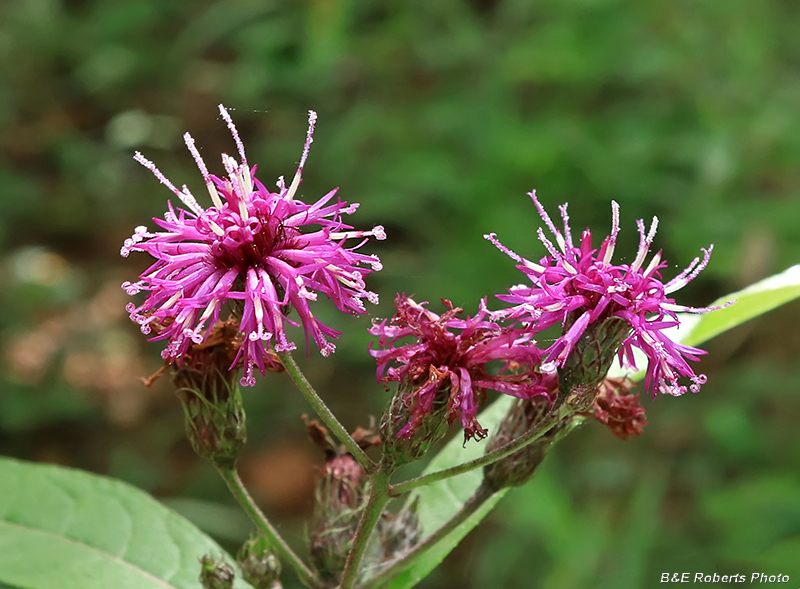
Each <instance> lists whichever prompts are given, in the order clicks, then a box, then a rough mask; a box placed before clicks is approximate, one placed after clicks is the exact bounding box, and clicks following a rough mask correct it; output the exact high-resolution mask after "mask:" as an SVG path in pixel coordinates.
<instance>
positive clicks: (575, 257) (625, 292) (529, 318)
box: [485, 192, 719, 396]
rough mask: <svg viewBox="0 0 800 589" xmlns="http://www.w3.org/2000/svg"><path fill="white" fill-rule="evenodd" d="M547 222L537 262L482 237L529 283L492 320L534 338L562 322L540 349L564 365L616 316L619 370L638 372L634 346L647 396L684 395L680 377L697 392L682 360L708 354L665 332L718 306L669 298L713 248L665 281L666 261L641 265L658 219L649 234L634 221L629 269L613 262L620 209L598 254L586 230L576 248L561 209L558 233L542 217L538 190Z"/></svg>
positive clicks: (697, 380)
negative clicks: (685, 316) (642, 360)
mask: <svg viewBox="0 0 800 589" xmlns="http://www.w3.org/2000/svg"><path fill="white" fill-rule="evenodd" d="M529 196H530V197H531V199H532V200H533V203H534V204H535V205H536V208H537V209H538V211H539V215H540V216H541V217H542V220H543V221H544V223H545V225H546V226H547V228H548V230H549V231H550V233H551V234H552V235H553V237H554V238H555V244H554V243H553V242H552V241H551V240H550V239H548V238H547V236H546V235H545V233H544V230H543V229H542V228H541V227H540V228H539V230H538V235H539V240H540V241H541V242H542V243H543V244H544V247H545V248H546V249H547V252H548V255H547V256H545V257H543V258H542V259H541V260H539V262H538V263H536V262H532V261H530V260H527V259H525V258H523V257H521V256H519V255H517V254H515V253H514V252H512V251H510V250H509V249H508V248H506V247H504V246H503V245H502V244H500V242H499V241H498V240H497V237H496V235H495V234H494V233H492V234H489V235H486V236H485V237H486V239H488V240H489V241H491V242H492V243H494V244H495V245H496V246H497V247H498V248H499V249H500V250H501V251H503V252H505V253H506V254H508V255H509V256H510V257H511V258H512V259H514V260H515V261H516V262H517V263H518V265H517V268H518V269H519V270H521V271H522V272H523V273H524V274H525V275H526V276H527V277H528V279H529V280H530V285H521V286H515V287H512V288H510V289H509V291H508V292H509V294H506V295H498V297H497V298H499V299H500V300H502V301H504V302H507V303H510V304H511V305H512V306H511V307H510V308H507V309H503V310H500V311H497V312H495V313H493V318H494V319H497V320H512V321H519V322H521V323H522V324H523V325H525V326H526V328H527V329H528V330H529V331H531V332H532V333H539V332H541V331H542V330H544V329H546V328H548V327H550V326H551V325H555V324H560V325H561V326H562V327H563V328H565V329H566V331H565V332H564V333H563V335H562V336H561V337H559V338H558V339H557V340H556V341H555V342H554V343H553V344H552V345H550V347H548V348H547V349H546V350H545V352H544V353H545V361H547V362H554V363H555V364H556V366H559V367H561V366H563V365H564V363H565V362H566V360H567V358H568V357H569V355H570V353H571V352H572V351H573V349H574V347H575V344H576V343H577V342H578V341H579V340H580V338H581V337H583V335H584V334H585V333H586V331H587V329H588V328H589V327H590V326H591V325H592V324H598V323H602V322H603V321H606V320H608V319H610V318H619V319H622V320H623V321H624V322H625V323H626V324H627V326H628V327H629V331H628V334H627V336H626V337H624V339H623V340H622V342H621V345H620V348H619V359H620V361H621V363H622V365H623V366H627V367H631V368H633V369H635V370H637V369H638V367H637V364H636V359H635V357H634V352H633V350H634V348H638V349H639V350H641V351H642V352H643V353H644V356H645V357H646V358H647V374H646V378H645V389H646V390H648V391H651V392H652V394H653V396H655V395H656V394H657V393H658V392H661V393H667V394H671V395H681V394H683V393H685V392H686V391H687V387H686V386H685V385H682V384H680V382H679V378H681V377H686V378H687V379H689V381H690V383H691V384H690V385H689V387H688V390H691V391H692V392H698V391H699V390H700V386H701V385H702V384H703V383H704V382H705V381H706V377H705V375H703V374H699V375H697V374H695V372H694V371H693V370H692V368H691V366H690V365H689V364H688V362H687V360H693V361H696V360H698V357H699V356H700V355H702V354H705V353H706V352H705V351H704V350H700V349H698V348H693V347H690V346H684V345H681V344H678V343H676V342H674V341H673V340H672V339H670V337H669V336H668V335H667V334H665V333H664V330H665V329H668V328H672V327H677V326H678V325H679V320H678V316H677V313H678V312H686V313H705V312H707V311H712V310H714V309H716V308H719V307H708V308H694V307H687V306H684V305H678V304H676V303H675V300H674V299H673V298H671V297H670V296H669V295H670V294H671V293H673V292H675V291H676V290H678V289H680V288H682V287H683V286H685V285H686V284H687V283H689V282H690V281H691V280H692V279H693V278H695V277H696V276H697V275H698V274H699V273H700V272H701V271H702V270H703V268H705V267H706V265H707V264H708V260H709V258H710V256H711V250H712V249H713V246H710V247H709V248H708V249H703V250H702V251H703V259H702V260H700V258H699V257H698V258H695V259H694V260H693V261H692V263H691V264H690V265H689V267H688V268H686V269H685V270H684V271H683V272H681V273H680V274H679V275H678V276H676V277H675V278H673V279H672V280H670V281H669V282H666V283H664V282H663V281H662V279H661V272H660V271H661V269H663V268H666V267H667V264H666V262H664V261H663V260H662V259H661V252H658V253H656V254H655V255H654V256H653V257H652V258H651V259H650V261H649V263H648V264H647V265H646V266H645V261H646V259H647V255H648V253H649V251H650V247H651V246H652V243H653V238H654V237H655V233H656V227H657V226H658V219H657V218H656V217H653V222H652V224H651V225H650V228H649V230H647V231H646V230H645V224H644V221H642V220H641V219H640V220H638V221H637V226H638V228H639V249H638V251H637V252H636V257H635V258H634V260H633V262H631V263H630V264H613V263H612V261H611V259H612V257H613V255H614V246H615V245H616V241H617V235H618V233H619V205H618V204H617V203H616V202H612V203H611V205H612V225H611V233H610V234H609V235H608V236H607V237H606V238H605V239H604V240H603V242H602V244H601V245H600V248H599V249H594V248H593V246H592V233H591V231H590V230H589V229H586V230H585V231H584V232H583V235H582V236H581V240H580V243H579V245H575V243H574V242H573V239H572V232H571V230H570V227H569V217H568V215H567V205H566V204H565V205H562V206H561V207H559V210H560V211H561V217H562V220H563V226H564V231H563V233H562V232H561V231H559V230H558V229H557V228H556V227H555V225H554V224H553V221H552V220H551V219H550V216H549V215H548V214H547V212H545V210H544V207H542V205H541V203H540V202H539V200H538V199H537V198H536V193H535V192H531V193H530V195H529Z"/></svg>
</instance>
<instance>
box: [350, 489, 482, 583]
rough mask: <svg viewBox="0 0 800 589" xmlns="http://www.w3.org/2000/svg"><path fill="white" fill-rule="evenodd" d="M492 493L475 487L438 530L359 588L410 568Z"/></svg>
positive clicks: (380, 581)
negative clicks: (465, 500)
mask: <svg viewBox="0 0 800 589" xmlns="http://www.w3.org/2000/svg"><path fill="white" fill-rule="evenodd" d="M492 495H493V492H492V490H491V489H489V488H488V487H487V486H485V485H481V486H480V487H478V488H477V490H476V491H475V493H474V494H473V495H472V497H470V498H469V500H467V502H466V503H464V505H462V506H461V509H459V510H458V512H457V513H456V514H455V515H454V516H453V517H451V518H450V519H449V520H447V521H446V522H445V523H444V524H443V525H442V526H441V527H440V528H439V529H438V530H436V531H435V532H434V533H433V534H431V535H430V536H428V537H427V538H426V539H425V541H424V542H422V543H421V544H417V545H416V546H415V547H414V548H413V549H412V550H411V551H410V552H408V553H406V554H404V555H401V557H400V559H399V560H397V561H396V562H394V563H393V564H392V565H390V566H389V567H388V568H386V569H384V570H383V571H381V573H380V574H378V575H377V576H375V577H373V578H372V579H369V580H368V581H367V582H366V583H365V584H364V585H361V586H360V587H359V589H375V588H377V587H384V586H385V585H386V584H387V583H389V582H390V581H392V580H394V579H395V578H396V577H397V576H398V575H400V574H401V573H402V572H403V571H405V570H406V569H408V568H410V567H411V566H412V565H413V564H414V563H415V562H416V561H417V560H419V559H420V558H422V557H423V556H424V555H425V552H427V551H428V550H429V549H430V548H432V547H433V546H435V545H436V544H437V543H438V542H439V541H440V540H442V538H445V537H446V536H447V535H448V534H450V532H452V531H453V530H455V529H456V528H457V527H458V526H460V525H461V524H463V523H464V522H465V521H466V520H467V519H468V518H469V517H470V516H471V515H472V514H473V513H475V512H476V511H477V509H478V508H479V507H480V506H481V505H483V504H484V503H485V502H486V500H487V499H489V497H491V496H492Z"/></svg>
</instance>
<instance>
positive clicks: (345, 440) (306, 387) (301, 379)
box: [278, 352, 375, 472]
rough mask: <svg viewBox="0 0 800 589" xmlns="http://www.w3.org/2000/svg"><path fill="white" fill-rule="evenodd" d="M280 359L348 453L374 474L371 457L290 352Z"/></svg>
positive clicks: (281, 353) (282, 355) (281, 354)
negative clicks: (340, 420) (332, 409)
mask: <svg viewBox="0 0 800 589" xmlns="http://www.w3.org/2000/svg"><path fill="white" fill-rule="evenodd" d="M278 357H279V358H280V359H281V362H282V363H283V366H284V367H285V368H286V372H288V373H289V376H291V377H292V380H293V381H294V384H296V385H297V388H298V389H300V392H301V393H303V396H304V397H305V398H306V401H308V402H309V404H310V405H311V406H312V407H313V408H314V411H316V412H317V415H319V416H320V419H322V421H323V422H325V425H326V426H328V429H330V430H331V432H333V435H334V436H336V439H338V440H339V442H341V443H342V444H344V446H345V447H346V448H347V451H348V452H349V453H350V454H351V455H352V456H353V458H355V459H356V462H358V463H359V464H360V465H361V468H363V469H364V470H365V471H366V472H372V471H373V470H375V463H374V462H372V460H370V459H369V457H368V456H367V455H366V454H365V453H364V451H363V450H362V449H361V448H360V447H359V445H358V444H356V441H355V440H354V439H353V437H352V436H351V435H350V434H349V433H348V432H347V430H346V429H344V426H343V425H342V424H341V423H339V420H338V419H336V416H335V415H334V414H333V413H332V412H331V410H330V409H328V406H327V405H326V404H325V402H324V401H323V400H322V399H321V398H320V396H319V395H318V394H317V393H316V391H315V390H314V387H312V386H311V383H310V382H308V379H307V378H306V376H305V374H303V372H302V371H301V370H300V367H299V366H298V365H297V362H295V360H294V357H293V356H292V354H291V353H290V352H278Z"/></svg>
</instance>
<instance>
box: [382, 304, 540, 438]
mask: <svg viewBox="0 0 800 589" xmlns="http://www.w3.org/2000/svg"><path fill="white" fill-rule="evenodd" d="M442 303H443V304H444V305H445V307H447V311H445V312H444V313H443V314H442V315H437V314H436V313H434V312H432V311H430V310H428V309H426V308H425V305H426V304H427V303H416V302H415V301H414V300H413V299H410V298H409V297H407V296H406V295H405V294H400V295H397V299H396V300H395V307H396V308H397V313H396V314H395V315H394V317H392V318H391V319H389V320H384V321H380V322H378V321H373V325H372V328H371V329H370V330H369V332H370V333H371V334H372V335H375V336H378V345H379V346H380V347H381V349H380V350H372V349H370V354H372V356H373V357H374V358H375V360H376V361H377V363H378V379H379V380H382V381H383V382H389V381H396V382H398V383H402V382H404V383H407V384H408V385H409V386H410V387H411V391H410V392H409V393H408V394H407V395H406V396H405V398H404V404H405V406H406V410H407V412H408V414H409V416H410V420H409V422H408V424H407V425H406V426H405V427H404V428H402V429H401V430H400V432H399V433H398V435H399V436H400V437H410V436H411V435H412V434H413V433H414V430H415V429H416V428H417V426H418V425H419V424H420V423H421V422H422V420H423V419H424V418H425V416H426V415H428V414H430V413H431V412H432V411H434V404H435V403H437V402H442V399H441V395H439V393H440V391H441V390H442V389H443V388H447V389H448V390H449V394H448V397H447V400H446V403H447V407H446V413H447V419H448V422H449V423H453V422H454V421H455V420H456V419H459V420H460V421H461V424H462V425H463V426H464V436H465V439H469V438H472V437H475V438H478V439H481V438H484V437H485V436H486V430H485V429H483V428H482V427H481V425H480V423H478V419H477V414H478V411H479V409H480V408H481V406H482V404H483V401H484V400H485V397H486V390H487V389H492V390H495V391H499V392H501V393H504V394H506V395H511V396H512V397H517V398H520V399H531V398H533V397H534V396H536V395H545V394H547V388H546V386H545V385H544V384H542V378H541V375H540V374H539V373H538V372H536V370H537V369H538V368H539V365H540V363H541V352H540V351H539V349H538V348H537V347H536V346H535V345H533V344H534V343H535V342H533V341H532V334H530V333H525V332H524V331H522V330H520V329H515V328H508V327H501V326H500V325H498V324H497V323H494V322H492V321H488V320H487V318H488V316H489V312H488V311H487V309H486V301H485V300H484V301H482V303H481V308H480V310H479V312H478V314H477V315H475V316H474V317H464V318H462V317H461V315H462V314H463V310H462V309H459V308H454V307H453V304H452V303H451V302H450V301H447V300H442ZM406 338H411V341H406V342H405V343H399V342H400V341H401V340H406ZM495 361H498V362H499V364H500V366H499V367H498V371H497V372H496V373H490V372H489V370H488V368H487V367H488V365H489V364H490V363H493V362H495ZM391 364H394V365H395V366H392V365H391ZM511 368H513V370H510V369H511Z"/></svg>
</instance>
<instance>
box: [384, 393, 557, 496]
mask: <svg viewBox="0 0 800 589" xmlns="http://www.w3.org/2000/svg"><path fill="white" fill-rule="evenodd" d="M570 413H572V409H570V408H569V407H567V405H566V404H564V405H562V406H561V407H560V408H559V409H558V411H557V412H556V413H555V414H553V415H551V416H550V417H548V418H546V420H545V421H544V422H542V424H541V425H540V426H539V427H535V428H532V429H531V430H529V431H527V432H526V433H524V434H523V435H521V436H520V437H518V438H517V439H516V440H513V441H511V442H509V443H508V444H506V445H505V446H501V447H500V448H498V449H497V450H494V451H492V452H488V453H487V454H484V455H483V456H481V457H480V458H476V459H475V460H470V461H469V462H465V463H464V464H459V465H458V466H453V467H451V468H445V469H444V470H440V471H437V472H432V473H431V474H427V475H424V476H421V477H417V478H415V479H411V480H408V481H405V482H403V483H398V484H396V485H392V486H391V487H389V495H390V496H392V497H397V496H398V495H402V494H403V493H405V492H407V491H410V490H411V489H416V488H417V487H422V486H424V485H430V484H431V483H435V482H437V481H441V480H444V479H449V478H450V477H454V476H457V475H460V474H464V473H465V472H469V471H471V470H475V469H476V468H481V467H483V466H486V465H487V464H492V463H493V462H497V461H498V460H500V459H502V458H505V457H506V456H508V455H509V454H513V453H514V452H516V451H517V450H520V449H522V448H524V447H525V446H527V445H528V444H530V443H532V442H535V441H536V440H538V439H539V438H541V437H542V436H543V435H544V434H546V433H547V432H549V431H550V430H551V429H552V428H553V426H554V425H555V424H557V423H558V422H559V421H561V420H562V419H563V418H565V417H567V416H568V415H569V414H570Z"/></svg>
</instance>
